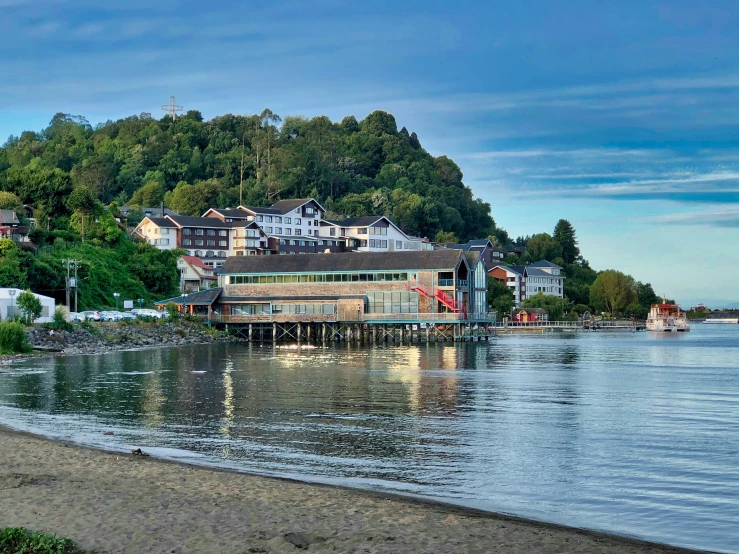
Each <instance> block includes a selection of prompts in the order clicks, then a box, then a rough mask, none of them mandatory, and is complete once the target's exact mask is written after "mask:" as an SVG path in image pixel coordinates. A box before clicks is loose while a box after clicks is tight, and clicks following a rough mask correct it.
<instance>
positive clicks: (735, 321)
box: [703, 317, 739, 324]
mask: <svg viewBox="0 0 739 554" xmlns="http://www.w3.org/2000/svg"><path fill="white" fill-rule="evenodd" d="M703 323H713V324H719V323H733V324H738V323H739V317H709V318H706V320H705V321H704V322H703Z"/></svg>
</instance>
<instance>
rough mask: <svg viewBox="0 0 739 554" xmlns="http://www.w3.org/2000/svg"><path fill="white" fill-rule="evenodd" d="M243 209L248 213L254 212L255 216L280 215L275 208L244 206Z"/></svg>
mask: <svg viewBox="0 0 739 554" xmlns="http://www.w3.org/2000/svg"><path fill="white" fill-rule="evenodd" d="M244 209H246V210H249V211H250V212H254V213H255V214H269V215H281V214H282V212H281V211H280V210H276V209H275V208H259V207H256V206H244Z"/></svg>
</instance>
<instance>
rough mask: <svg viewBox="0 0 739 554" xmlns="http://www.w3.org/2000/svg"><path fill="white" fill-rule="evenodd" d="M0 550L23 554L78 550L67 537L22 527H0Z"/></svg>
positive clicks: (63, 552) (65, 553)
mask: <svg viewBox="0 0 739 554" xmlns="http://www.w3.org/2000/svg"><path fill="white" fill-rule="evenodd" d="M0 552H23V553H24V554H75V553H76V552H79V551H78V550H77V549H76V548H75V547H74V544H73V543H72V541H71V540H69V539H63V538H61V537H57V536H56V535H50V534H48V533H40V532H34V531H29V530H28V529H24V528H23V527H6V528H4V529H0Z"/></svg>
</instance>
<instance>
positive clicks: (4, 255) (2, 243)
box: [0, 239, 28, 288]
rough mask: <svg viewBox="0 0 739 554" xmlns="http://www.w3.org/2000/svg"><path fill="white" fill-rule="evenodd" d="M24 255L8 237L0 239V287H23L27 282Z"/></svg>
mask: <svg viewBox="0 0 739 554" xmlns="http://www.w3.org/2000/svg"><path fill="white" fill-rule="evenodd" d="M23 260H24V256H23V253H22V252H21V249H20V248H18V246H17V245H16V244H15V243H14V242H13V241H12V240H10V239H0V287H11V288H25V287H26V286H27V284H28V281H27V277H26V272H25V268H24V267H23V265H24V264H23Z"/></svg>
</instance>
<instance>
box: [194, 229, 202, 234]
mask: <svg viewBox="0 0 739 554" xmlns="http://www.w3.org/2000/svg"><path fill="white" fill-rule="evenodd" d="M195 234H196V235H202V234H203V229H195Z"/></svg>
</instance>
